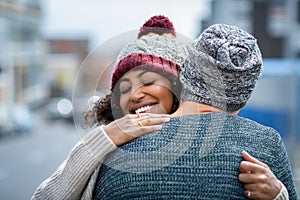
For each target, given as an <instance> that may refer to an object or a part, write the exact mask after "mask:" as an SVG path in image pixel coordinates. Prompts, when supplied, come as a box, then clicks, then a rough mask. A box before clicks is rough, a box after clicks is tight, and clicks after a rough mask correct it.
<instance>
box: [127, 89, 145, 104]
mask: <svg viewBox="0 0 300 200" xmlns="http://www.w3.org/2000/svg"><path fill="white" fill-rule="evenodd" d="M144 97H145V93H144V91H143V87H141V86H138V87H135V88H132V92H131V96H130V101H132V102H135V103H136V102H139V101H141V100H142V99H143V98H144Z"/></svg>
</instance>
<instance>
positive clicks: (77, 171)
mask: <svg viewBox="0 0 300 200" xmlns="http://www.w3.org/2000/svg"><path fill="white" fill-rule="evenodd" d="M116 148H117V147H116V146H115V144H114V143H113V142H112V141H111V139H110V138H109V137H108V136H107V135H106V133H105V131H104V130H103V126H100V127H96V128H94V129H92V130H91V131H90V132H88V133H87V134H86V135H85V136H84V137H83V138H82V139H81V141H79V142H78V143H77V144H76V145H75V146H74V147H73V149H72V151H71V152H70V154H69V156H68V157H67V159H66V160H65V161H64V162H63V163H62V164H61V165H60V166H59V167H58V169H57V170H56V171H55V172H54V173H53V174H52V176H50V177H49V178H48V179H46V180H45V181H43V182H42V183H41V184H40V185H39V186H38V188H37V189H36V190H35V192H34V194H33V196H32V200H36V199H80V197H81V195H82V193H83V191H84V189H85V187H86V185H87V182H88V180H89V178H90V177H91V175H92V174H93V172H94V170H95V169H96V168H97V166H99V165H100V164H101V163H102V162H103V161H104V159H105V156H106V155H107V154H109V153H110V152H112V151H114V150H115V149H116Z"/></svg>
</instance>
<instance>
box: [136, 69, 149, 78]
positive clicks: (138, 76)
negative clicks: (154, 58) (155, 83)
mask: <svg viewBox="0 0 300 200" xmlns="http://www.w3.org/2000/svg"><path fill="white" fill-rule="evenodd" d="M147 72H150V71H148V70H144V71H142V72H141V73H139V74H138V75H137V78H141V76H143V75H144V74H145V73H147Z"/></svg>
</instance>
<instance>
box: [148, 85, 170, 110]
mask: <svg viewBox="0 0 300 200" xmlns="http://www.w3.org/2000/svg"><path fill="white" fill-rule="evenodd" d="M153 91H156V96H157V97H158V99H159V104H160V105H161V106H162V107H163V108H164V111H165V112H166V113H170V112H171V110H172V106H173V93H172V91H171V90H170V89H169V88H167V87H157V88H156V90H155V89H154V90H153Z"/></svg>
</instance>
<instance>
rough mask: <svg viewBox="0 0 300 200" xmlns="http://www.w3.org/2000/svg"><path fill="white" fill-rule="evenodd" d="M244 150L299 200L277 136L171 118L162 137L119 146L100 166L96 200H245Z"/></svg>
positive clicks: (208, 119) (232, 120) (265, 130)
mask: <svg viewBox="0 0 300 200" xmlns="http://www.w3.org/2000/svg"><path fill="white" fill-rule="evenodd" d="M242 150H246V151H247V152H249V153H250V154H251V155H253V156H254V157H256V158H258V159H259V160H262V161H263V162H265V163H266V164H268V165H269V167H270V169H271V170H272V171H273V173H274V174H275V176H276V177H277V178H278V179H279V180H281V181H282V183H283V184H284V185H285V186H286V187H287V189H288V192H289V195H290V196H289V198H290V199H297V196H296V190H295V184H294V181H293V177H292V173H291V167H290V163H289V160H288V157H287V153H286V150H285V147H284V144H283V141H282V139H281V138H280V135H279V134H278V133H277V132H276V131H275V130H274V129H272V128H269V127H265V126H262V125H259V124H257V123H256V122H253V121H251V120H247V119H244V118H241V117H235V116H232V115H227V114H225V113H212V114H205V115H188V116H183V117H177V118H172V119H171V122H170V123H168V124H166V125H164V127H163V129H162V131H160V132H155V133H153V134H147V135H145V136H143V137H140V138H137V139H136V140H134V141H132V142H130V143H128V144H126V145H124V146H122V150H120V149H119V150H117V151H115V152H114V153H112V154H111V155H110V156H109V157H108V158H107V160H106V162H105V165H102V168H101V169H100V172H99V175H98V180H97V184H96V186H95V189H94V199H101V200H105V199H245V197H244V196H243V187H242V184H241V183H240V182H239V180H238V174H239V165H240V162H241V161H242V155H241V154H242Z"/></svg>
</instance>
